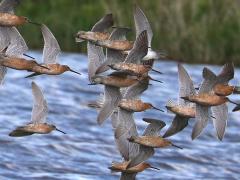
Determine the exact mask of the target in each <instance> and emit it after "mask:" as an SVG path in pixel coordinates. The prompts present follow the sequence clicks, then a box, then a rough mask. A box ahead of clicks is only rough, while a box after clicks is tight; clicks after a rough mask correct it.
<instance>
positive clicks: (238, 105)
mask: <svg viewBox="0 0 240 180" xmlns="http://www.w3.org/2000/svg"><path fill="white" fill-rule="evenodd" d="M228 102H230V103H232V104H235V105H238V106H239V105H240V104H239V103H236V102H234V101H232V100H230V99H229V98H228Z"/></svg>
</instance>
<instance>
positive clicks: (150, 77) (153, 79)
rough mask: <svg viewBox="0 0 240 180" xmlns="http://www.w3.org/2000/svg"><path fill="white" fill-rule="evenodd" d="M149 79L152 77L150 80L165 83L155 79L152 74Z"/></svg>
mask: <svg viewBox="0 0 240 180" xmlns="http://www.w3.org/2000/svg"><path fill="white" fill-rule="evenodd" d="M149 79H150V80H152V81H156V82H160V83H163V82H162V81H160V80H157V79H153V78H151V77H150V76H149Z"/></svg>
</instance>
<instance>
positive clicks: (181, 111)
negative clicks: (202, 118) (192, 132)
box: [169, 106, 196, 118]
mask: <svg viewBox="0 0 240 180" xmlns="http://www.w3.org/2000/svg"><path fill="white" fill-rule="evenodd" d="M169 110H170V111H172V112H173V113H175V114H177V115H179V116H182V117H187V118H194V117H195V113H196V110H195V107H190V106H174V107H170V108H169Z"/></svg>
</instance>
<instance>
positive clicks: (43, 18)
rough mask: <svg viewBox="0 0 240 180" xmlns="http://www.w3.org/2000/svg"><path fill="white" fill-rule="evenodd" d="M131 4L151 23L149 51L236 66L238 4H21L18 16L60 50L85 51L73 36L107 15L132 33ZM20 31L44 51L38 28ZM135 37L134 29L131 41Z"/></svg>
mask: <svg viewBox="0 0 240 180" xmlns="http://www.w3.org/2000/svg"><path fill="white" fill-rule="evenodd" d="M135 3H136V4H138V5H139V6H140V7H141V8H142V9H143V11H144V12H145V14H146V16H147V17H148V19H149V20H150V23H151V25H152V28H153V32H154V40H153V49H155V50H157V49H164V50H166V51H167V53H168V56H169V57H168V58H169V59H175V60H179V61H184V62H188V63H211V64H223V63H224V62H227V61H234V62H235V64H238V65H240V38H239V37H240V10H239V9H240V1H239V0H229V1H227V0H181V1H180V0H171V1H170V0H132V1H131V0H24V1H23V2H22V4H21V5H20V6H19V7H18V8H17V9H16V14H17V15H23V16H27V17H29V18H30V19H31V20H33V21H36V22H43V23H45V24H46V25H47V26H48V27H49V28H50V29H51V30H52V31H53V33H54V35H55V36H56V38H57V39H58V41H59V44H60V46H61V48H62V50H63V51H75V52H83V53H86V43H83V44H81V45H80V44H76V43H75V41H74V35H75V33H76V32H77V31H78V30H90V29H91V27H92V26H93V25H94V23H95V22H96V21H97V20H98V19H100V18H101V17H102V16H103V15H104V14H106V13H109V12H112V13H113V15H114V20H115V25H119V26H129V27H132V28H133V29H134V22H133V15H132V10H133V5H134V4H135ZM19 29H20V32H21V33H22V35H23V36H24V38H25V39H26V41H27V43H28V45H29V47H31V48H33V49H41V48H42V47H43V40H42V36H41V33H40V31H39V28H38V27H35V26H33V25H26V26H23V27H20V28H19ZM134 37H135V35H134V31H133V32H132V33H131V34H130V37H129V38H130V39H134Z"/></svg>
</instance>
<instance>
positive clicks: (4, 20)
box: [0, 13, 25, 26]
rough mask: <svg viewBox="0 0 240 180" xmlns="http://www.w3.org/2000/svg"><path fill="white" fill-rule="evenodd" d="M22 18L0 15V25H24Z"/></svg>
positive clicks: (5, 14)
mask: <svg viewBox="0 0 240 180" xmlns="http://www.w3.org/2000/svg"><path fill="white" fill-rule="evenodd" d="M24 23H25V21H24V19H23V18H20V17H19V16H16V15H14V14H9V13H0V25H1V26H18V25H22V24H24Z"/></svg>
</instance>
